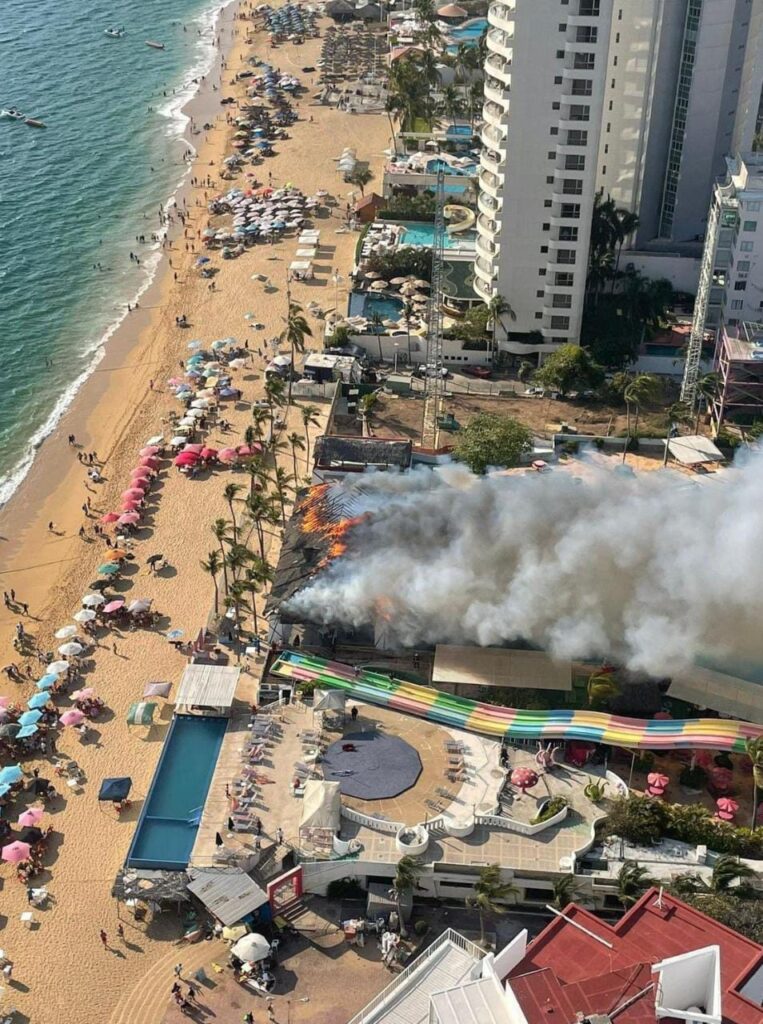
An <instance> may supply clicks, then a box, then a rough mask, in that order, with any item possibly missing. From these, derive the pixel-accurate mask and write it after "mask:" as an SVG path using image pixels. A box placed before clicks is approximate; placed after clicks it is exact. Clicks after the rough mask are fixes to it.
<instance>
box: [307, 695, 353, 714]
mask: <svg viewBox="0 0 763 1024" xmlns="http://www.w3.org/2000/svg"><path fill="white" fill-rule="evenodd" d="M346 699H347V698H346V696H345V693H344V690H315V691H314V693H313V711H344V704H345V701H346Z"/></svg>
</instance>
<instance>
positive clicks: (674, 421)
mask: <svg viewBox="0 0 763 1024" xmlns="http://www.w3.org/2000/svg"><path fill="white" fill-rule="evenodd" d="M682 423H684V424H685V423H691V406H690V405H689V404H688V403H687V402H673V404H672V405H671V407H670V408H669V409H668V433H667V437H666V438H665V452H664V454H663V457H662V464H663V466H667V464H668V454H669V449H668V445H669V443H670V439H671V437H675V435H676V433H677V432H678V427H679V426H680V424H682Z"/></svg>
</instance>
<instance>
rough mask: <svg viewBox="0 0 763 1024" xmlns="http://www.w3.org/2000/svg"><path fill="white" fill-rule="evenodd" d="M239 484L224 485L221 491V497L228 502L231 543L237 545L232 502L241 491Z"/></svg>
mask: <svg viewBox="0 0 763 1024" xmlns="http://www.w3.org/2000/svg"><path fill="white" fill-rule="evenodd" d="M243 489H244V488H243V487H242V486H241V484H226V485H225V488H224V489H223V497H224V498H225V500H226V501H227V502H228V508H229V509H230V518H231V525H232V527H233V543H234V544H237V543H238V523H237V522H236V512H235V509H234V508H233V502H234V501H235V500H236V498H237V497H238V495H239V494H240V493H241V491H243Z"/></svg>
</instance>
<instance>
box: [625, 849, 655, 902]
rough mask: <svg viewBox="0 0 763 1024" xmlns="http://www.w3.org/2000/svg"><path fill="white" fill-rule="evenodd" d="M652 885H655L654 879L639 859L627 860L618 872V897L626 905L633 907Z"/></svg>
mask: <svg viewBox="0 0 763 1024" xmlns="http://www.w3.org/2000/svg"><path fill="white" fill-rule="evenodd" d="M650 885H654V879H653V878H650V876H649V873H648V872H647V870H646V868H645V867H642V866H641V864H639V863H638V862H637V861H633V860H626V861H625V863H624V864H623V866H622V867H621V868H620V870H619V872H618V874H617V898H618V900H619V901H620V902H621V903H622V905H623V906H624V907H632V906H633V904H634V903H635V902H636V901H637V900H638V898H639V897H640V896H641V894H642V893H643V892H644V891H645V890H646V889H648V888H649V886H650Z"/></svg>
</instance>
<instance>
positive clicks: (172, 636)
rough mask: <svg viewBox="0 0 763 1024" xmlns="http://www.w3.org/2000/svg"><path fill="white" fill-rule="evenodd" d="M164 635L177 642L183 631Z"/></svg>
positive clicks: (173, 631)
mask: <svg viewBox="0 0 763 1024" xmlns="http://www.w3.org/2000/svg"><path fill="white" fill-rule="evenodd" d="M164 635H165V636H166V637H167V639H168V640H170V641H173V640H179V639H180V637H181V636H182V635H183V630H182V629H171V630H170V631H169V632H168V633H165V634H164ZM0 781H2V779H1V778H0Z"/></svg>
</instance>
